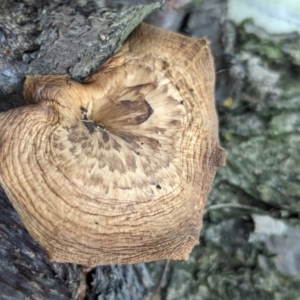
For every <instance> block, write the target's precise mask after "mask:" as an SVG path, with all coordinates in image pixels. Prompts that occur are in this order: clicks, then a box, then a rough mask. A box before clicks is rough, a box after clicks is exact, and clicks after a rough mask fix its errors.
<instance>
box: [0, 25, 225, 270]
mask: <svg viewBox="0 0 300 300" xmlns="http://www.w3.org/2000/svg"><path fill="white" fill-rule="evenodd" d="M214 80H215V76H214V66H213V60H212V57H211V54H210V50H209V45H208V42H207V40H205V39H192V38H188V37H185V36H182V35H178V34H175V33H170V32H166V31H163V30H161V29H158V28H155V27H151V26H148V25H145V24H141V25H140V26H139V27H138V28H137V29H136V30H135V31H134V32H133V33H132V34H131V36H130V37H129V38H128V40H127V42H126V43H125V45H124V46H123V47H122V48H121V49H120V50H119V51H118V52H117V53H116V55H115V56H113V57H112V58H111V59H109V60H108V61H107V63H106V64H104V65H103V66H102V67H101V68H100V69H99V70H98V71H97V72H95V73H94V74H93V75H91V76H89V77H88V78H86V80H85V81H84V82H83V83H82V84H81V83H78V82H76V81H73V80H71V79H70V78H69V77H67V76H57V75H55V76H34V77H28V78H27V80H26V82H25V86H24V95H25V98H26V100H27V102H28V103H29V105H27V106H24V107H20V108H16V109H13V110H10V111H8V112H5V113H1V114H0V183H1V185H2V187H3V188H4V190H5V192H6V193H7V195H8V197H9V199H10V200H11V202H12V203H13V206H14V207H15V209H16V210H17V211H18V213H19V215H20V217H21V219H22V221H23V222H24V224H25V226H26V228H27V229H28V231H29V233H30V234H31V235H32V236H33V238H35V239H36V240H37V241H38V242H39V243H40V244H41V245H42V246H43V248H44V249H45V250H46V251H47V253H48V255H49V257H50V260H52V261H56V262H72V263H78V264H82V265H88V266H93V265H98V264H116V263H138V262H146V261H153V260H158V259H165V258H168V259H187V258H188V256H189V253H190V251H191V250H192V248H193V246H194V245H196V244H198V241H199V232H200V228H201V224H202V214H203V210H204V206H205V202H206V199H207V196H208V193H209V190H210V187H211V183H212V180H213V178H214V175H215V172H216V169H217V167H218V166H220V165H224V163H225V157H226V153H225V151H224V150H223V149H222V148H221V147H220V145H219V140H218V121H217V116H216V111H215V105H214V83H215V81H214Z"/></svg>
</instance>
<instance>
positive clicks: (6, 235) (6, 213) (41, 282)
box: [0, 189, 80, 300]
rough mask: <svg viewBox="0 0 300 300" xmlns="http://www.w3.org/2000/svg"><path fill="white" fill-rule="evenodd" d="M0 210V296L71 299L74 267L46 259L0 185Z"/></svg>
mask: <svg viewBox="0 0 300 300" xmlns="http://www.w3.org/2000/svg"><path fill="white" fill-rule="evenodd" d="M0 212H1V217H0V218H1V222H0V244H1V249H0V261H1V264H0V291H1V297H0V298H1V299H8V300H21V299H22V300H23V299H24V298H25V297H28V299H49V300H50V299H51V300H68V299H71V298H72V294H74V293H75V292H76V289H77V286H78V282H79V278H80V276H79V275H80V274H79V270H78V267H77V266H76V265H71V264H56V263H50V262H49V260H48V258H47V255H46V253H45V252H44V251H43V250H42V248H41V247H40V246H39V245H38V244H37V243H36V242H35V241H34V240H33V239H32V238H31V237H30V235H29V234H28V233H27V232H26V230H25V229H24V226H23V224H22V223H21V221H20V219H19V217H18V215H17V213H16V211H15V210H13V208H12V207H11V205H10V203H9V202H8V200H7V198H6V196H5V194H4V192H3V190H2V189H0Z"/></svg>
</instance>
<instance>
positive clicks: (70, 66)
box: [0, 0, 163, 96]
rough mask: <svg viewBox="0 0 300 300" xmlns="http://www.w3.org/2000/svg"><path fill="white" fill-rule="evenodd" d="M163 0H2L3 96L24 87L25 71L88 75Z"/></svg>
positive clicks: (0, 67) (0, 62) (0, 86)
mask: <svg viewBox="0 0 300 300" xmlns="http://www.w3.org/2000/svg"><path fill="white" fill-rule="evenodd" d="M162 5H163V0H157V1H152V2H151V3H147V4H144V5H143V4H141V3H136V4H135V5H123V6H117V7H115V6H113V7H107V6H105V3H102V2H101V1H98V0H88V1H82V0H76V1H71V0H55V1H50V0H42V1H34V0H23V1H16V0H3V1H1V3H0V9H1V15H0V96H1V95H8V94H11V93H14V92H15V91H16V90H20V89H21V87H22V84H23V79H24V76H25V74H28V73H29V74H32V75H34V74H70V75H71V76H72V77H74V78H76V79H81V78H83V77H85V76H87V75H88V74H89V73H90V71H91V70H93V69H95V68H96V67H97V66H99V64H101V63H102V62H103V61H105V60H106V59H107V57H109V56H110V55H111V54H113V53H114V51H115V50H116V49H117V48H118V47H120V45H122V43H123V42H124V40H125V39H126V37H127V36H128V35H129V33H130V32H131V31H132V30H133V29H134V28H135V27H136V26H137V25H138V24H139V23H140V22H141V21H142V20H143V18H144V17H145V16H146V15H147V14H149V13H150V12H151V11H152V10H154V9H155V8H158V7H161V6H162Z"/></svg>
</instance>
